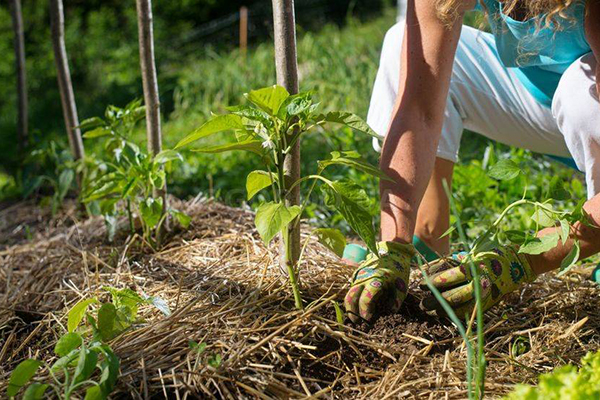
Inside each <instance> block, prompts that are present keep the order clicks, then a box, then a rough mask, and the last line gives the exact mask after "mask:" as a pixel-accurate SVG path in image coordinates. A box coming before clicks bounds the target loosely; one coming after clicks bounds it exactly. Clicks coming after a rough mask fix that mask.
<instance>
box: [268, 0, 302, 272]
mask: <svg viewBox="0 0 600 400" xmlns="http://www.w3.org/2000/svg"><path fill="white" fill-rule="evenodd" d="M273 26H274V36H275V66H276V70H277V84H279V85H281V86H283V87H285V88H286V89H287V90H288V92H290V94H296V93H298V60H297V55H296V21H295V15H294V0H273ZM284 169H285V175H286V179H285V181H286V182H295V181H297V180H298V179H299V178H300V141H299V140H298V141H297V142H296V144H295V146H294V147H293V148H292V150H291V152H290V153H289V154H288V155H287V157H286V159H285V163H284ZM288 184H289V183H288ZM287 203H288V205H298V204H300V185H297V186H296V187H295V188H294V189H293V190H292V191H291V193H289V194H288V196H287ZM294 227H295V228H294ZM288 235H289V236H288V238H289V240H288V245H287V246H286V245H285V242H286V241H284V240H281V245H280V246H281V247H280V253H281V255H280V268H281V270H282V271H287V270H288V268H287V267H288V265H287V264H288V263H292V266H293V268H294V270H295V269H296V267H297V265H296V264H297V263H298V258H299V257H300V224H296V223H295V221H293V222H292V223H290V225H289V231H288Z"/></svg>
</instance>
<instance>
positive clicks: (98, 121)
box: [79, 117, 106, 136]
mask: <svg viewBox="0 0 600 400" xmlns="http://www.w3.org/2000/svg"><path fill="white" fill-rule="evenodd" d="M104 125H106V123H105V122H104V120H103V119H102V118H100V117H92V118H88V119H86V120H84V121H83V122H82V123H81V124H79V129H81V130H82V131H84V132H85V131H89V130H90V129H96V128H98V127H101V126H104ZM84 136H85V135H84Z"/></svg>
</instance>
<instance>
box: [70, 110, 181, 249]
mask: <svg viewBox="0 0 600 400" xmlns="http://www.w3.org/2000/svg"><path fill="white" fill-rule="evenodd" d="M144 116H145V111H144V107H142V106H141V103H140V102H139V101H133V102H131V103H130V104H128V105H127V106H126V107H125V108H122V109H121V108H118V107H115V106H109V107H108V108H107V110H106V113H105V116H104V118H100V117H94V118H90V119H88V120H86V121H84V122H83V123H82V124H81V129H82V131H86V133H85V134H84V137H85V138H87V139H90V138H99V137H106V141H105V143H104V148H105V150H106V152H107V154H108V155H109V157H107V158H106V159H105V160H97V161H95V162H92V164H93V165H94V167H93V168H91V169H88V171H89V172H88V175H87V177H86V180H85V185H84V189H85V190H84V195H83V199H82V201H83V202H84V203H86V204H87V205H88V209H89V210H90V211H91V213H92V214H101V215H103V216H104V219H105V221H106V224H107V227H108V231H109V237H110V238H112V237H113V236H114V233H115V231H116V228H117V226H116V225H117V220H118V216H119V215H121V214H122V213H123V212H125V213H126V215H127V219H128V224H129V230H130V231H131V233H134V232H135V226H136V224H135V221H136V220H137V221H138V222H139V224H140V225H141V228H142V236H143V238H144V240H146V241H147V242H148V243H150V244H151V245H152V246H153V247H157V245H158V238H157V235H158V232H159V231H160V227H161V225H162V224H163V223H164V221H165V219H166V218H167V216H168V215H171V216H172V217H174V218H175V219H176V220H177V221H178V222H179V223H180V224H181V225H182V226H183V227H187V226H188V225H189V223H190V218H189V217H188V216H187V215H185V214H184V213H182V212H180V211H177V210H175V209H172V208H169V209H167V210H165V204H164V203H163V199H162V197H160V196H158V195H157V193H158V192H160V191H161V190H162V189H164V187H165V185H166V170H167V169H168V168H169V166H170V164H171V163H172V162H173V161H181V160H182V158H181V155H180V154H179V153H178V152H176V151H174V150H163V151H161V152H160V153H159V154H157V155H156V156H152V155H149V154H148V153H146V152H145V151H143V150H141V149H140V148H139V147H138V146H137V145H136V144H134V143H133V142H131V141H130V140H129V139H128V138H129V137H131V136H132V131H133V129H134V128H135V125H136V123H137V122H138V121H140V120H142V119H143V118H144ZM89 160H90V159H88V162H89ZM123 210H124V211H123Z"/></svg>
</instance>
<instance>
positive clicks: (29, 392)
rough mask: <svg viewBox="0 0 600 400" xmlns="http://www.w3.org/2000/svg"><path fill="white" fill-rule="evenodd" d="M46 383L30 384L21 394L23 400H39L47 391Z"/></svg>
mask: <svg viewBox="0 0 600 400" xmlns="http://www.w3.org/2000/svg"><path fill="white" fill-rule="evenodd" d="M48 386H49V385H48V384H47V383H32V384H31V385H29V386H28V387H27V389H26V390H25V393H24V394H23V400H41V399H43V398H44V393H46V389H48Z"/></svg>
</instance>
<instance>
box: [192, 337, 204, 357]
mask: <svg viewBox="0 0 600 400" xmlns="http://www.w3.org/2000/svg"><path fill="white" fill-rule="evenodd" d="M188 344H189V346H190V349H192V350H195V351H196V353H198V354H202V353H203V352H204V350H206V343H204V342H202V343H197V342H194V341H193V340H190V341H189V342H188Z"/></svg>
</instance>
